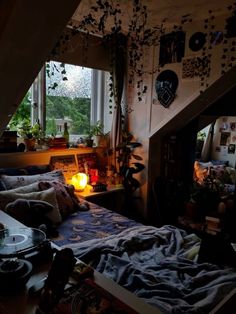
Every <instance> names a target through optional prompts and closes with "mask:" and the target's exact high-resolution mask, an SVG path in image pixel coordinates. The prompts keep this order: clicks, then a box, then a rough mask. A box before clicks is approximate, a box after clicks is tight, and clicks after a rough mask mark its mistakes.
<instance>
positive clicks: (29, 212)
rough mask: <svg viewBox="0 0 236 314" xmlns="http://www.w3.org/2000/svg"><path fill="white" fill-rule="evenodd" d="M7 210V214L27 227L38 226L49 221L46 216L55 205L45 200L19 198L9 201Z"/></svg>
mask: <svg viewBox="0 0 236 314" xmlns="http://www.w3.org/2000/svg"><path fill="white" fill-rule="evenodd" d="M5 210H6V213H7V214H9V215H10V216H11V217H13V218H15V219H16V220H18V221H20V222H21V223H23V224H24V225H26V226H27V227H32V228H38V227H39V226H40V225H41V224H42V223H45V222H46V221H47V220H46V218H45V216H46V214H48V213H49V212H50V211H52V210H53V206H52V205H51V204H49V203H48V202H45V201H39V200H26V199H21V198H18V199H16V200H15V201H13V202H11V203H8V204H7V205H6V207H5ZM47 219H48V218H47Z"/></svg>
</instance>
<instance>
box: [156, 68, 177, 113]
mask: <svg viewBox="0 0 236 314" xmlns="http://www.w3.org/2000/svg"><path fill="white" fill-rule="evenodd" d="M178 82H179V80H178V76H177V74H176V73H175V72H174V71H172V70H165V71H162V72H161V73H160V74H159V75H158V76H157V78H156V83H155V89H156V93H157V98H158V100H159V102H160V103H161V105H163V106H164V107H165V108H168V107H169V105H170V104H171V103H172V102H173V100H174V99H175V92H176V89H177V87H178Z"/></svg>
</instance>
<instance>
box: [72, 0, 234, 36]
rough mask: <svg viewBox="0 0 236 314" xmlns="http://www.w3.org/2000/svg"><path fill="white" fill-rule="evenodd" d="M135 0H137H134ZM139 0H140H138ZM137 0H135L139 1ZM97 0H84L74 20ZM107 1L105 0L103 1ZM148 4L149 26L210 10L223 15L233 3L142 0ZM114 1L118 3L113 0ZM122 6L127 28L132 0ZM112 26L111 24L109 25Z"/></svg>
mask: <svg viewBox="0 0 236 314" xmlns="http://www.w3.org/2000/svg"><path fill="white" fill-rule="evenodd" d="M134 1H135V0H134ZM137 1H138V0H137ZM137 1H135V2H137ZM96 2H97V0H82V1H81V3H80V5H79V6H78V8H77V9H76V11H75V13H74V14H73V17H72V20H74V21H75V22H76V21H77V22H78V21H80V20H81V19H82V17H83V16H84V15H88V14H89V12H90V8H91V7H92V6H94V5H96ZM103 2H105V1H103ZM139 2H141V3H142V4H143V5H146V6H147V12H148V25H147V26H148V27H153V26H157V25H160V24H161V23H162V22H163V21H164V22H165V23H166V24H168V23H169V24H179V22H180V20H181V17H182V16H186V17H187V16H188V17H190V18H192V19H193V20H199V19H203V18H205V17H206V14H207V13H208V11H209V10H212V11H213V13H214V15H215V16H217V15H222V14H224V13H225V12H226V11H227V7H228V6H229V5H230V4H232V2H233V1H232V0H208V1H206V0H140V1H139ZM113 3H116V2H115V1H113ZM117 3H119V6H120V8H121V11H122V12H123V13H122V25H123V27H124V30H125V28H127V26H128V24H129V20H130V17H131V14H132V3H133V1H132V0H129V1H127V0H119V1H117ZM108 27H110V25H108Z"/></svg>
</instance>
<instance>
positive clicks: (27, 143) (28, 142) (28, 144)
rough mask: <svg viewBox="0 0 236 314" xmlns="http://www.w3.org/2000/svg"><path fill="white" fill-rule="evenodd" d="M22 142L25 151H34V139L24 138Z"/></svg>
mask: <svg viewBox="0 0 236 314" xmlns="http://www.w3.org/2000/svg"><path fill="white" fill-rule="evenodd" d="M24 142H25V147H26V151H34V150H35V144H36V139H35V138H25V139H24Z"/></svg>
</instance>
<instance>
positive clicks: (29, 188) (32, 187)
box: [2, 182, 40, 193]
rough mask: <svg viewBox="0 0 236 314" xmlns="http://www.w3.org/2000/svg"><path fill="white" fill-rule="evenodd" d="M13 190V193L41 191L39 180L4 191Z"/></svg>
mask: <svg viewBox="0 0 236 314" xmlns="http://www.w3.org/2000/svg"><path fill="white" fill-rule="evenodd" d="M8 191H11V193H31V192H39V191H40V189H39V183H38V182H34V183H31V184H28V185H23V186H20V187H18V188H15V189H11V190H4V191H2V192H8Z"/></svg>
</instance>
